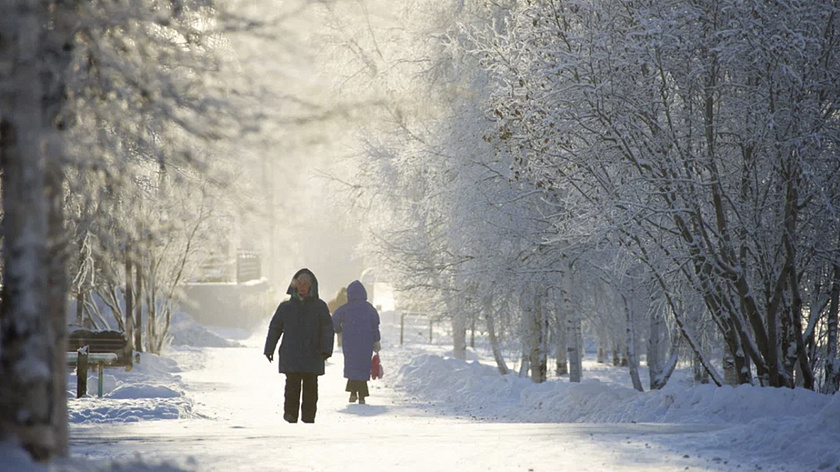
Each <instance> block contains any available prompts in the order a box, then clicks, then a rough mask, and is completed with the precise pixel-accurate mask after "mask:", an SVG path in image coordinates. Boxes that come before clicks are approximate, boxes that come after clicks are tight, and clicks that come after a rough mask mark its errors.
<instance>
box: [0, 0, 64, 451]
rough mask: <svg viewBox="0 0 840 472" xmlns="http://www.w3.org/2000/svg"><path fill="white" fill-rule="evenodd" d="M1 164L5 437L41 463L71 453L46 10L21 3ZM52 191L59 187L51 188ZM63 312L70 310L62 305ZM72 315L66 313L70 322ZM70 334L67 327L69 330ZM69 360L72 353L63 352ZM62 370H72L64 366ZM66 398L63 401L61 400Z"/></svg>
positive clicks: (5, 25) (0, 363) (10, 21)
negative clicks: (63, 378) (56, 276)
mask: <svg viewBox="0 0 840 472" xmlns="http://www.w3.org/2000/svg"><path fill="white" fill-rule="evenodd" d="M0 18H1V19H0V31H2V32H3V33H2V35H3V40H2V41H0V64H4V69H5V73H4V75H3V77H4V80H3V82H2V84H0V85H2V86H0V110H2V111H3V115H2V116H0V166H2V177H0V178H2V184H1V185H0V186H2V203H3V271H4V274H3V282H4V285H3V297H2V307H0V346H2V349H0V438H3V439H9V440H13V441H19V443H20V444H21V445H22V446H23V447H24V448H25V449H26V450H27V451H29V453H30V454H31V455H32V457H33V458H34V459H36V460H48V459H49V458H50V457H51V456H53V455H54V454H61V453H62V452H63V451H64V450H65V444H66V443H65V441H66V437H62V434H61V431H58V430H57V429H56V425H57V416H56V415H61V413H62V412H63V411H64V409H63V407H62V406H61V405H59V404H56V401H59V403H61V402H66V399H65V398H64V396H61V397H59V396H58V395H57V394H56V390H57V389H59V388H60V389H61V390H62V391H63V390H64V388H65V384H61V385H56V382H58V381H60V374H58V375H56V374H55V365H56V359H57V357H58V354H59V353H57V352H56V350H60V349H61V345H60V343H56V341H57V340H60V339H62V338H61V336H60V335H58V334H57V333H56V332H55V327H56V325H57V322H56V320H55V319H53V318H52V317H51V315H52V314H54V313H55V308H54V307H50V306H49V301H50V299H51V296H53V295H54V292H53V291H51V290H50V289H49V287H48V283H49V280H50V275H51V272H50V264H49V261H48V256H49V251H50V245H49V241H48V238H49V234H50V233H51V231H50V228H49V225H50V224H51V222H52V219H51V218H50V201H48V198H49V197H48V195H47V191H48V189H47V176H46V175H45V173H46V171H47V166H48V162H47V160H46V156H45V155H44V149H45V146H44V144H45V136H49V133H48V128H47V127H45V126H44V124H45V121H46V120H45V119H44V118H45V117H44V110H43V108H42V107H43V103H44V98H45V94H44V89H43V85H44V82H42V79H43V77H44V75H45V74H43V72H45V71H43V70H42V67H43V64H42V62H41V60H42V59H43V58H44V57H45V43H44V42H42V40H43V38H42V37H41V36H40V35H41V34H42V33H43V31H44V29H43V28H42V25H45V24H47V23H48V21H49V15H48V12H47V9H46V8H45V5H43V4H42V3H41V2H38V1H33V0H18V1H14V2H11V4H10V5H6V6H5V7H4V11H3V14H2V15H0ZM50 190H52V189H50ZM62 306H63V305H62ZM63 315H64V313H62V316H63ZM61 329H62V330H63V329H64V324H62V325H61ZM60 354H61V355H62V356H63V355H64V352H63V351H62V352H61V353H60ZM61 370H62V371H63V370H64V367H63V363H62V368H61ZM59 398H60V400H59Z"/></svg>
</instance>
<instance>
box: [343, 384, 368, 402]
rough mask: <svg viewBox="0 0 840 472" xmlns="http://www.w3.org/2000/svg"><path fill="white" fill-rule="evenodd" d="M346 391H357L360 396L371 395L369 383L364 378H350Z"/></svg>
mask: <svg viewBox="0 0 840 472" xmlns="http://www.w3.org/2000/svg"><path fill="white" fill-rule="evenodd" d="M344 391H345V392H350V393H356V395H357V396H358V397H359V398H365V397H367V396H370V392H369V391H368V384H367V382H365V381H364V380H348V381H347V386H346V387H345V388H344Z"/></svg>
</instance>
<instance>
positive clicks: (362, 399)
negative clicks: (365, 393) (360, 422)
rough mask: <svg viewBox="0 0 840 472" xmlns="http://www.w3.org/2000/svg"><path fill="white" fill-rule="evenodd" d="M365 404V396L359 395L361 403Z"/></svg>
mask: <svg viewBox="0 0 840 472" xmlns="http://www.w3.org/2000/svg"><path fill="white" fill-rule="evenodd" d="M364 404H365V397H359V405H364Z"/></svg>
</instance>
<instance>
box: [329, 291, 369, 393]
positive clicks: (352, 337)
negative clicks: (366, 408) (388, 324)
mask: <svg viewBox="0 0 840 472" xmlns="http://www.w3.org/2000/svg"><path fill="white" fill-rule="evenodd" d="M333 329H334V330H335V332H336V333H342V348H343V350H344V378H346V379H349V380H370V358H371V357H372V356H373V343H374V342H376V341H379V339H380V335H379V313H378V312H377V311H376V308H374V307H373V305H371V304H370V303H368V301H367V290H365V287H364V285H362V283H361V282H359V281H358V280H354V281H353V282H351V283H350V285H348V286H347V303H345V304H344V305H342V306H341V307H340V308H339V309H338V310H336V311H335V313H334V314H333Z"/></svg>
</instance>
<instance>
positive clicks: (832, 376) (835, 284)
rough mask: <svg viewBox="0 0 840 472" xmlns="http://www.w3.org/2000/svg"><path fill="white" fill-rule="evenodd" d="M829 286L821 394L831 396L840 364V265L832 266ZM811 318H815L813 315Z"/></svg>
mask: <svg viewBox="0 0 840 472" xmlns="http://www.w3.org/2000/svg"><path fill="white" fill-rule="evenodd" d="M833 279H834V280H833V281H832V284H831V302H830V303H829V307H828V316H827V319H826V325H827V326H826V329H827V330H828V333H827V340H826V343H827V344H826V348H827V349H826V354H825V383H824V384H823V387H822V392H823V393H826V394H833V393H835V392H837V390H838V388H840V362H838V360H837V313H838V311H839V310H840V307H838V304H840V264H834V276H833ZM811 316H816V314H813V315H811Z"/></svg>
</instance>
